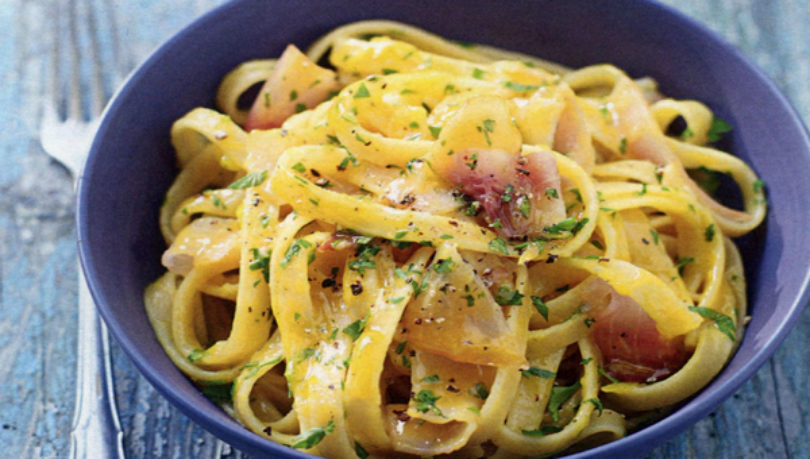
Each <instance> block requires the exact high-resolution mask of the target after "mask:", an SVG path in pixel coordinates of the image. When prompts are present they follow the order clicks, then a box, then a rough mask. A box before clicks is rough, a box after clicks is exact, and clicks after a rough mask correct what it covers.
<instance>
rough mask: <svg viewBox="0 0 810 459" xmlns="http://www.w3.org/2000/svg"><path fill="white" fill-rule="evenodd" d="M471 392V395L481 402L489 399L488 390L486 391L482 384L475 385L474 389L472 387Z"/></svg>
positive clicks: (484, 385)
mask: <svg viewBox="0 0 810 459" xmlns="http://www.w3.org/2000/svg"><path fill="white" fill-rule="evenodd" d="M473 391H474V394H473V395H475V396H476V397H478V398H480V399H482V400H486V399H487V397H489V389H487V386H486V384H484V383H482V382H479V383H476V384H475V387H473Z"/></svg>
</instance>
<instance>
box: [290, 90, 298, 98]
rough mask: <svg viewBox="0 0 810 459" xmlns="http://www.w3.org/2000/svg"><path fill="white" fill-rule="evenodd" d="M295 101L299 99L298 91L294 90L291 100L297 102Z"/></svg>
mask: <svg viewBox="0 0 810 459" xmlns="http://www.w3.org/2000/svg"><path fill="white" fill-rule="evenodd" d="M295 99H298V91H296V90H295V89H293V90H292V91H290V100H291V101H292V100H295Z"/></svg>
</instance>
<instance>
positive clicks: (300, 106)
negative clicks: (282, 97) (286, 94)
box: [295, 104, 307, 113]
mask: <svg viewBox="0 0 810 459" xmlns="http://www.w3.org/2000/svg"><path fill="white" fill-rule="evenodd" d="M306 109H307V106H306V104H295V113H301V112H303V111H306Z"/></svg>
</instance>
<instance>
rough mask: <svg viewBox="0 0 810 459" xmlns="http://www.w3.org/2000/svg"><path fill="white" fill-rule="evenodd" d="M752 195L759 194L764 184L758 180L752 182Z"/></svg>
mask: <svg viewBox="0 0 810 459" xmlns="http://www.w3.org/2000/svg"><path fill="white" fill-rule="evenodd" d="M753 188H754V193H760V192H761V191H762V190H763V189H764V188H765V182H763V181H762V180H760V179H756V180H754V187H753Z"/></svg>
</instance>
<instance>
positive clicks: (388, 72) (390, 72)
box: [382, 69, 397, 75]
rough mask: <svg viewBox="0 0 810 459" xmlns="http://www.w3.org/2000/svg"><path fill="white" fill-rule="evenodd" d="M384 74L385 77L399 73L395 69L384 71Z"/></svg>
mask: <svg viewBox="0 0 810 459" xmlns="http://www.w3.org/2000/svg"><path fill="white" fill-rule="evenodd" d="M382 73H383V75H390V74H392V73H397V70H395V69H382Z"/></svg>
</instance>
